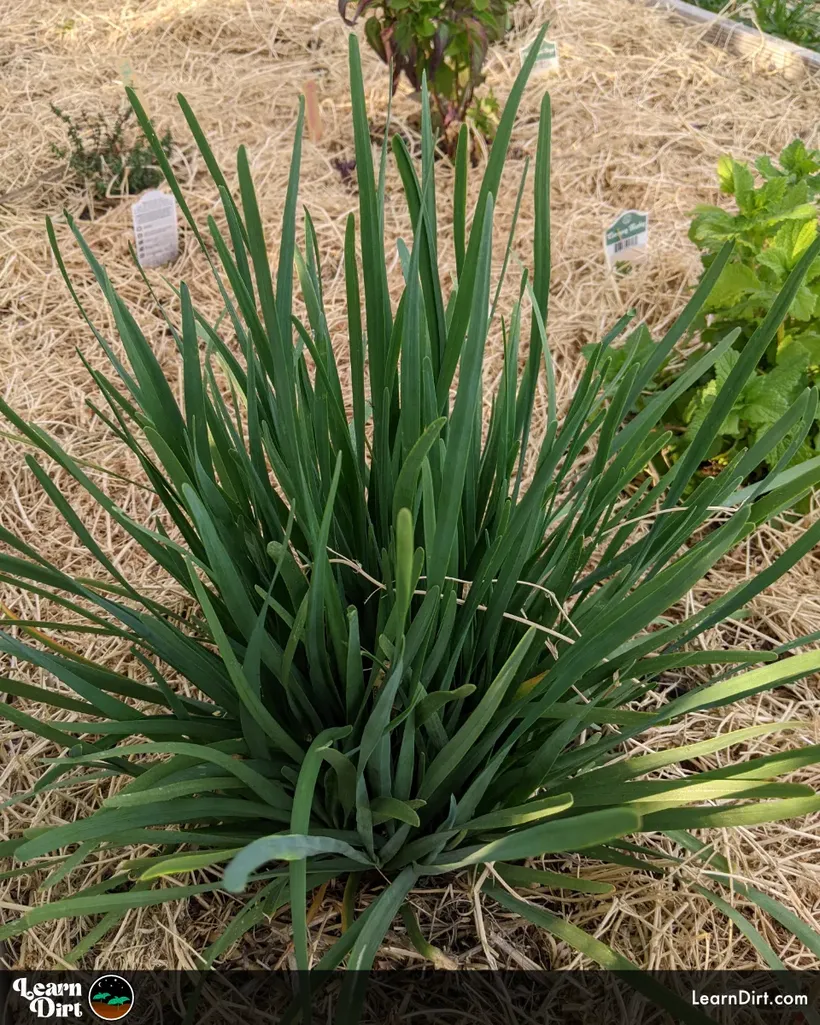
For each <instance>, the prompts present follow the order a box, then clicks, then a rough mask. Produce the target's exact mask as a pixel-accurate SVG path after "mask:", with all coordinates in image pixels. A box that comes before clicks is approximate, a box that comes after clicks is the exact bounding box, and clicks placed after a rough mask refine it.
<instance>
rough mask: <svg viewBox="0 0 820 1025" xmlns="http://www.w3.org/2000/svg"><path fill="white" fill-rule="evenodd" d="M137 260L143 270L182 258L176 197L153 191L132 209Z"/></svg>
mask: <svg viewBox="0 0 820 1025" xmlns="http://www.w3.org/2000/svg"><path fill="white" fill-rule="evenodd" d="M132 214H133V218H134V235H135V236H136V239H137V259H138V260H139V262H140V266H141V267H159V266H161V264H163V263H170V262H171V260H176V258H177V256H179V227H178V225H177V202H176V200H175V199H174V197H173V196H168V195H166V193H164V192H159V191H158V190H157V189H152V190H151V191H150V192H146V193H145V194H144V195H142V196H141V197H140V198H139V199H138V200H137V202H136V203H134V206H133V208H132Z"/></svg>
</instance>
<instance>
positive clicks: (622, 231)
mask: <svg viewBox="0 0 820 1025" xmlns="http://www.w3.org/2000/svg"><path fill="white" fill-rule="evenodd" d="M648 247H649V214H645V213H641V212H640V210H626V211H625V212H624V213H622V214H621V215H620V216H619V217H618V219H617V220H615V221H613V222H612V224H610V226H609V227H608V228H607V229H606V232H605V233H604V249H605V251H606V258H607V262H608V263H609V265H610V267H611V266H612V265H613V264H614V263H617V262H618V261H620V260H631V259H633V258H634V257H635V256H637V255H638V254H639V253H642V252H645V251H646V250H647V249H648Z"/></svg>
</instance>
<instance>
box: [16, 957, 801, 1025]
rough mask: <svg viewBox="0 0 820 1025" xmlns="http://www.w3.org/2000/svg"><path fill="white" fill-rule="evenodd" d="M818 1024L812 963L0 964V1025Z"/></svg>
mask: <svg viewBox="0 0 820 1025" xmlns="http://www.w3.org/2000/svg"><path fill="white" fill-rule="evenodd" d="M126 1019H127V1022H128V1025H223V1023H225V1025H233V1023H240V1022H241V1023H247V1025H290V1023H293V1025H298V1023H299V1022H307V1023H309V1025H393V1023H396V1025H397V1023H403V1025H668V1023H679V1022H681V1023H689V1022H691V1023H693V1025H698V1023H699V1025H706V1023H708V1022H710V1021H711V1022H716V1023H720V1025H723V1023H725V1025H747V1023H748V1025H820V972H816V973H811V972H795V973H786V972H767V971H755V972H622V973H614V972H524V971H516V972H505V971H497V972H496V971H467V970H465V971H445V970H433V969H430V970H425V971H421V970H419V971H415V970H413V971H401V970H398V971H389V972H333V973H324V974H317V973H312V974H311V975H310V976H308V975H306V974H299V973H295V972H274V971H269V972H266V971H256V972H234V971H222V972H220V971H211V972H203V973H193V972H190V973H189V972H128V971H122V972H113V971H112V972H102V971H98V972H85V971H74V972H69V971H58V972H38V971H33V972H0V1025H33V1023H35V1022H68V1023H72V1025H73V1023H76V1022H90V1023H92V1025H94V1023H98V1022H100V1021H119V1020H123V1021H125V1020H126Z"/></svg>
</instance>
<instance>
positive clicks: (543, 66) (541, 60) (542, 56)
mask: <svg viewBox="0 0 820 1025" xmlns="http://www.w3.org/2000/svg"><path fill="white" fill-rule="evenodd" d="M532 46H533V44H532V43H528V44H527V45H526V46H522V47H521V51H520V54H521V63H522V65H523V63H524V61H525V60H526V59H527V57H528V56H529V52H530V50H531V49H532ZM557 70H558V44H557V43H553V42H552V41H551V40H549V39H544V40H543V41H542V43H541V46H540V47H539V50H538V56H537V57H536V58H535V64H533V67H532V73H533V74H534V75H543V74H545V73H546V72H547V71H557Z"/></svg>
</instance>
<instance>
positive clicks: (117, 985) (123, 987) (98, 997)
mask: <svg viewBox="0 0 820 1025" xmlns="http://www.w3.org/2000/svg"><path fill="white" fill-rule="evenodd" d="M88 1003H89V1006H90V1007H91V1010H92V1011H93V1012H94V1014H96V1015H97V1017H98V1018H105V1019H107V1020H108V1021H114V1020H116V1019H118V1018H124V1017H125V1016H126V1014H128V1012H129V1011H130V1010H131V1008H132V1007H133V1006H134V990H133V989H132V988H131V983H130V982H127V981H126V980H125V979H123V978H122V976H120V975H101V976H100V978H99V979H97V981H96V982H95V983H94V985H93V986H92V987H91V989H90V990H89V991H88Z"/></svg>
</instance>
